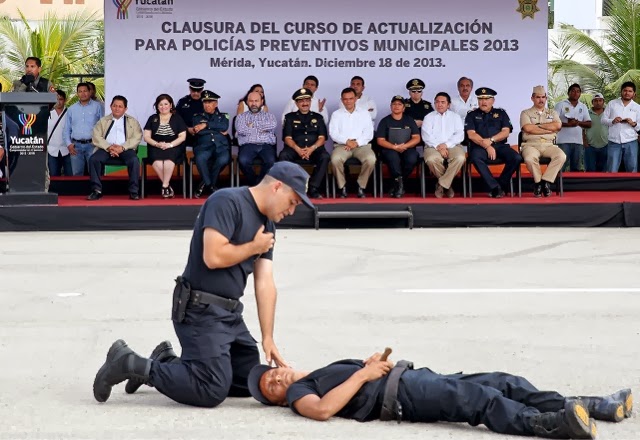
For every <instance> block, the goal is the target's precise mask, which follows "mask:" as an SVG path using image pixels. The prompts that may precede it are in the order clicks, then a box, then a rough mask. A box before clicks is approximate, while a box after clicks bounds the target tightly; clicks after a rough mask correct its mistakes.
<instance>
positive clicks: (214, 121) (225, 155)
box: [191, 90, 231, 198]
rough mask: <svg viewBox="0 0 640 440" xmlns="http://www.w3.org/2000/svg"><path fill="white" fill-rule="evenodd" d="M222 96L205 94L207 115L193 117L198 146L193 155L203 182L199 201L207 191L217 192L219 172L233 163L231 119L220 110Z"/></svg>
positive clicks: (199, 114)
mask: <svg viewBox="0 0 640 440" xmlns="http://www.w3.org/2000/svg"><path fill="white" fill-rule="evenodd" d="M218 99H220V96H219V95H217V94H216V93H213V92H212V91H210V90H205V91H204V92H202V98H201V101H202V105H203V107H204V112H202V113H196V114H195V115H194V116H193V120H192V124H191V126H192V127H193V131H194V133H195V136H196V146H195V147H194V148H193V154H194V158H195V162H196V167H198V173H200V176H201V177H202V182H200V186H199V187H198V189H197V190H196V193H195V196H196V197H197V198H200V197H201V196H202V194H203V193H204V192H205V191H209V192H211V193H214V192H215V191H217V188H216V182H217V181H218V176H219V175H220V171H222V170H223V169H224V167H226V166H227V165H229V163H230V162H231V146H230V145H229V137H228V130H229V115H228V114H227V113H222V112H221V111H220V110H219V109H218Z"/></svg>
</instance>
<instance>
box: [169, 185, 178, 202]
mask: <svg viewBox="0 0 640 440" xmlns="http://www.w3.org/2000/svg"><path fill="white" fill-rule="evenodd" d="M175 195H176V194H175V193H174V192H173V188H171V186H168V187H167V198H168V199H173V198H174V197H175Z"/></svg>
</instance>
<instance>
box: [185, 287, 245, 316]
mask: <svg viewBox="0 0 640 440" xmlns="http://www.w3.org/2000/svg"><path fill="white" fill-rule="evenodd" d="M189 304H194V305H199V304H213V305H214V306H218V307H222V308H223V309H225V310H228V311H230V312H233V311H234V310H235V309H236V308H237V307H238V304H240V301H238V300H237V299H231V298H224V297H222V296H218V295H214V294H213V293H209V292H204V291H202V290H195V289H191V297H190V298H189Z"/></svg>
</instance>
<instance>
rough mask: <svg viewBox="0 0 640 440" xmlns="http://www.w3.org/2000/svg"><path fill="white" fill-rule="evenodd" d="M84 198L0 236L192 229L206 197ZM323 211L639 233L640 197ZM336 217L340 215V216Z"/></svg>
mask: <svg viewBox="0 0 640 440" xmlns="http://www.w3.org/2000/svg"><path fill="white" fill-rule="evenodd" d="M85 197H86V196H84V195H83V196H64V195H61V196H60V197H59V201H58V206H24V207H10V208H0V231H91V230H145V229H147V230H162V229H191V228H192V227H193V223H194V220H195V218H196V216H197V214H198V211H199V209H200V206H201V205H202V204H203V203H204V199H183V198H181V197H177V198H175V199H162V198H161V197H159V196H149V197H147V198H145V199H143V200H138V201H133V200H129V198H128V197H127V196H124V195H110V194H107V195H105V196H104V197H103V198H102V199H101V200H99V201H96V202H89V201H87V200H86V199H85ZM316 206H317V210H318V211H319V212H321V213H326V212H333V213H336V212H338V213H339V212H341V213H348V212H352V213H363V212H365V213H366V212H371V211H374V212H378V213H380V212H385V211H386V212H390V211H391V212H401V211H404V212H407V211H410V212H411V214H412V221H413V227H418V228H426V227H493V226H503V227H523V226H541V227H577V226H580V227H595V226H607V227H637V226H640V192H638V191H608V192H605V191H586V192H565V194H564V197H559V196H557V195H555V194H554V195H553V196H552V197H549V198H539V199H537V198H534V197H533V196H532V195H531V194H530V193H525V194H523V196H522V197H521V198H518V197H508V196H507V197H505V198H503V199H491V198H489V197H488V196H487V195H486V194H484V193H482V194H476V195H474V197H473V198H462V197H455V198H453V199H436V198H435V197H433V195H429V196H428V197H427V198H422V197H404V198H402V199H392V198H389V197H384V198H376V199H374V198H371V197H369V198H366V199H357V198H355V197H349V198H347V199H333V198H329V199H327V198H325V199H322V200H318V201H317V202H316ZM338 215H340V214H338ZM345 215H346V216H347V217H348V218H320V219H319V220H318V222H317V223H318V226H319V227H320V228H363V227H366V228H372V227H402V228H406V227H408V226H409V221H408V219H407V218H377V217H376V218H356V217H359V216H357V215H353V216H350V215H349V214H345ZM280 226H281V227H284V228H314V227H315V226H316V213H315V212H314V211H313V210H311V209H308V208H306V207H305V206H300V207H299V208H298V209H297V210H296V213H295V215H293V216H291V217H287V218H285V219H284V220H283V221H282V222H281V224H280Z"/></svg>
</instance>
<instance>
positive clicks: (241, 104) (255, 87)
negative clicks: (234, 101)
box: [236, 84, 269, 115]
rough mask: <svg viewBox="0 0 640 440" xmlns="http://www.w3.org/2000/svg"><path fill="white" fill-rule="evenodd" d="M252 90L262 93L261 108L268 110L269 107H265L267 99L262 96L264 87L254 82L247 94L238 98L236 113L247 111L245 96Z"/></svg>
mask: <svg viewBox="0 0 640 440" xmlns="http://www.w3.org/2000/svg"><path fill="white" fill-rule="evenodd" d="M252 92H258V93H260V94H261V95H262V102H263V104H262V110H264V111H265V112H268V111H269V107H267V99H266V98H265V97H264V87H262V85H261V84H254V85H252V86H251V88H250V89H249V91H248V92H247V94H246V95H244V96H243V97H242V98H240V100H239V101H238V108H237V110H236V115H239V114H240V113H244V112H248V111H249V105H248V104H247V98H248V97H249V93H252Z"/></svg>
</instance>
